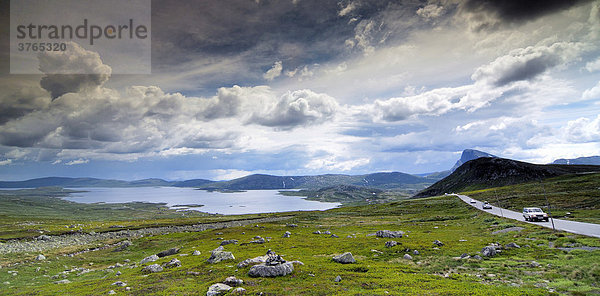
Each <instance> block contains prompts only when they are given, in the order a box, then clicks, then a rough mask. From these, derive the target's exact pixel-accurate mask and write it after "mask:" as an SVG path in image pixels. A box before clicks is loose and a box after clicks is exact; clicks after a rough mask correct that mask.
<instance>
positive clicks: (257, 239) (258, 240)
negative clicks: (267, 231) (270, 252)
mask: <svg viewBox="0 0 600 296" xmlns="http://www.w3.org/2000/svg"><path fill="white" fill-rule="evenodd" d="M255 238H256V240H253V241H250V243H251V244H264V243H265V242H266V240H265V239H264V238H262V237H260V236H256V237H255Z"/></svg>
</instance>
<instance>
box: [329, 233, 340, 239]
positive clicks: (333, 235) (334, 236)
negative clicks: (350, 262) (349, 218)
mask: <svg viewBox="0 0 600 296" xmlns="http://www.w3.org/2000/svg"><path fill="white" fill-rule="evenodd" d="M330 237H332V238H339V236H337V235H336V234H332V235H331V236H330Z"/></svg>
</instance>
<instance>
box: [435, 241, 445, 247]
mask: <svg viewBox="0 0 600 296" xmlns="http://www.w3.org/2000/svg"><path fill="white" fill-rule="evenodd" d="M433 244H434V245H436V246H438V247H441V246H443V245H444V243H443V242H441V241H439V240H437V239H436V240H434V241H433Z"/></svg>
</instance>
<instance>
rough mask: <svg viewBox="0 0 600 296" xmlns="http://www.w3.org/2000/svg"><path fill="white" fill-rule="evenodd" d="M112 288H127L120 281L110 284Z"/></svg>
mask: <svg viewBox="0 0 600 296" xmlns="http://www.w3.org/2000/svg"><path fill="white" fill-rule="evenodd" d="M111 285H112V286H119V287H125V286H127V284H126V283H124V282H122V281H116V282H114V283H112V284H111Z"/></svg>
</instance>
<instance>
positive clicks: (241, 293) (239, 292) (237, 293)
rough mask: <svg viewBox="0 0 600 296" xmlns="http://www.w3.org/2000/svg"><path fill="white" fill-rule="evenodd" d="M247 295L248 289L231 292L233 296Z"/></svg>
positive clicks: (240, 288)
mask: <svg viewBox="0 0 600 296" xmlns="http://www.w3.org/2000/svg"><path fill="white" fill-rule="evenodd" d="M244 294H246V289H244V288H242V287H237V288H235V289H233V291H231V295H244Z"/></svg>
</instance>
